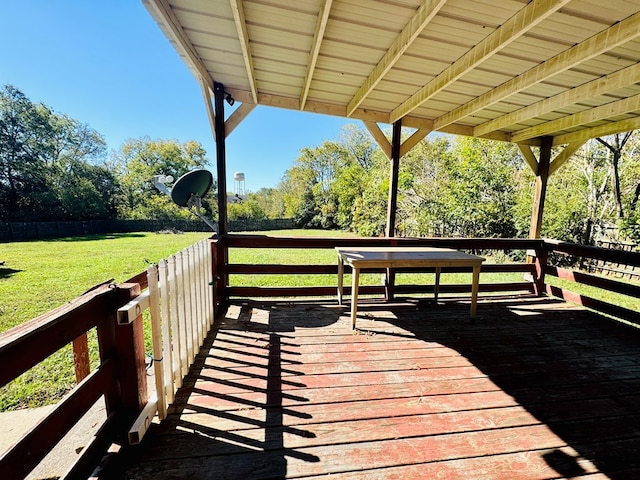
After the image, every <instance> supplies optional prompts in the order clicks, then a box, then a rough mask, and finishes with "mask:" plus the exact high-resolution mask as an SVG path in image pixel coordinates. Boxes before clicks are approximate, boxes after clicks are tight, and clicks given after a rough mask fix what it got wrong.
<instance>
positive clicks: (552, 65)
mask: <svg viewBox="0 0 640 480" xmlns="http://www.w3.org/2000/svg"><path fill="white" fill-rule="evenodd" d="M638 35H640V13H636V14H634V15H631V16H630V17H627V18H625V19H624V20H622V21H621V22H618V23H616V24H615V25H613V26H612V27H610V28H608V29H606V30H603V31H602V32H600V33H597V34H596V35H593V36H592V37H590V38H588V39H587V40H585V41H584V42H582V43H578V44H577V45H574V46H573V47H571V48H568V49H567V50H565V51H563V52H561V53H559V54H558V55H556V56H555V57H552V58H550V59H549V60H547V61H545V62H543V63H541V64H540V65H537V66H535V67H533V68H531V69H529V70H527V71H526V72H524V73H523V74H521V75H519V76H517V77H515V78H513V79H511V80H509V81H507V82H505V83H503V84H502V85H500V86H499V87H496V88H494V89H493V90H490V91H489V92H487V93H485V94H484V95H480V96H479V97H477V98H475V99H474V100H471V101H470V102H468V103H466V104H464V105H462V106H460V107H458V108H456V109H455V110H453V111H451V112H450V113H448V114H446V115H442V116H441V117H439V118H438V119H436V122H435V124H436V128H437V129H440V128H442V126H443V125H446V124H448V123H452V122H456V121H458V120H460V119H462V118H464V117H467V116H469V115H472V114H473V113H475V112H477V111H479V110H482V109H483V108H486V107H488V106H490V105H493V104H494V103H498V102H500V101H501V100H504V99H505V98H507V97H509V96H511V95H514V94H516V93H518V92H521V91H522V90H524V89H526V88H529V87H531V86H533V85H535V84H537V83H540V82H542V81H544V80H546V79H548V78H549V77H552V76H554V75H557V74H558V73H560V72H564V71H565V70H569V69H570V68H572V67H575V66H576V65H578V64H580V63H582V62H585V61H587V60H589V59H591V58H593V57H595V56H597V55H601V54H602V53H605V52H607V51H608V50H611V49H612V48H615V47H617V46H619V45H621V44H623V43H625V42H628V41H629V40H631V39H633V38H636V37H637V36H638ZM478 127H479V125H478Z"/></svg>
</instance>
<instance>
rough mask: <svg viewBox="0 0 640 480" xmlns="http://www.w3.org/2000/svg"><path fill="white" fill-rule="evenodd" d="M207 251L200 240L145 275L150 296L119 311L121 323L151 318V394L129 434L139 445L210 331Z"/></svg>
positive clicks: (162, 414) (205, 243)
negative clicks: (146, 315) (143, 315)
mask: <svg viewBox="0 0 640 480" xmlns="http://www.w3.org/2000/svg"><path fill="white" fill-rule="evenodd" d="M211 267H212V266H211V245H210V243H209V241H208V240H202V241H200V242H198V243H195V244H194V245H192V246H190V247H188V248H185V249H184V250H182V251H181V252H178V253H176V254H175V255H172V256H170V257H169V258H167V259H166V260H160V261H159V262H158V265H151V266H150V267H149V268H148V270H147V279H148V283H149V290H148V292H145V293H144V294H142V295H140V296H139V297H138V298H136V299H134V300H132V301H131V302H129V303H128V304H127V305H126V306H124V307H122V308H121V309H120V311H119V315H122V318H123V319H124V318H125V317H130V316H134V317H135V316H137V315H140V314H141V313H142V312H143V311H144V310H146V308H147V307H148V308H149V311H150V314H151V336H152V345H153V353H152V355H153V368H154V374H155V394H154V395H152V396H151V398H150V400H149V402H148V403H147V406H146V408H145V409H144V410H143V412H142V413H141V414H140V416H139V417H138V420H137V421H136V422H135V424H134V425H133V427H132V428H131V430H130V431H129V442H130V443H139V442H140V440H141V439H142V436H143V435H144V434H145V433H146V430H147V429H148V427H149V425H150V423H151V421H152V420H153V418H154V416H155V415H156V413H157V414H158V418H159V419H160V420H164V419H165V418H166V416H167V408H168V406H169V405H170V404H171V403H173V400H174V398H175V393H176V390H177V389H178V388H180V387H181V386H182V381H183V378H184V377H185V375H186V374H187V372H188V371H189V368H190V367H191V365H192V364H193V361H194V359H195V356H196V355H197V353H198V352H199V350H200V347H201V346H202V343H203V341H204V339H205V338H206V336H207V333H208V332H209V328H210V327H211V325H213V320H214V316H213V294H212V288H211V278H212V268H211Z"/></svg>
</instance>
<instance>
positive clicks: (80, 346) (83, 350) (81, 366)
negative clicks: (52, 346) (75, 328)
mask: <svg viewBox="0 0 640 480" xmlns="http://www.w3.org/2000/svg"><path fill="white" fill-rule="evenodd" d="M73 368H74V370H75V373H76V383H80V382H81V381H82V380H84V379H85V378H87V377H88V376H89V373H91V364H90V362H89V341H88V336H87V332H84V333H83V334H82V335H80V336H79V337H78V338H76V339H75V340H74V341H73Z"/></svg>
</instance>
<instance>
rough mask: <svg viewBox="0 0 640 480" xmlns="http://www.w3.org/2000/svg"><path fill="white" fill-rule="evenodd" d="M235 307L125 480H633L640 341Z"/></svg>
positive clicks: (528, 326) (444, 305)
mask: <svg viewBox="0 0 640 480" xmlns="http://www.w3.org/2000/svg"><path fill="white" fill-rule="evenodd" d="M478 312H479V315H480V317H479V318H478V319H477V320H476V321H475V322H471V321H470V319H469V317H468V302H464V301H459V300H446V299H445V300H444V301H442V302H440V303H438V304H434V303H430V302H428V301H424V300H421V301H406V302H398V303H391V304H387V303H381V302H375V301H368V302H367V303H365V304H363V305H362V306H361V307H360V308H359V318H358V330H357V331H355V332H353V331H351V329H350V323H349V318H348V317H349V313H348V307H338V306H336V305H329V304H320V303H282V302H273V303H257V302H255V303H244V304H238V305H233V306H231V308H230V309H229V311H228V313H227V315H226V318H224V319H223V320H221V321H220V322H219V323H218V324H217V325H216V327H215V328H214V329H213V330H212V331H211V333H210V334H209V336H208V338H207V339H206V342H205V345H204V347H203V348H202V350H201V352H200V354H199V355H198V358H197V361H196V363H195V364H194V366H193V367H192V369H191V371H190V374H189V376H188V377H187V379H186V380H185V384H184V386H183V387H182V388H181V389H180V390H179V392H178V396H177V398H176V402H175V403H174V405H173V406H172V407H171V410H170V415H169V417H168V419H167V420H166V421H165V422H163V423H162V424H160V425H153V426H152V429H151V430H150V431H149V433H148V434H147V437H145V440H144V442H143V444H142V445H140V446H137V447H135V448H125V449H123V450H122V451H121V452H120V453H119V454H118V455H117V456H116V457H114V460H115V462H111V464H112V466H111V467H110V469H107V470H105V475H104V478H114V479H117V478H121V479H131V480H133V479H138V480H142V479H151V478H153V479H159V480H162V479H214V478H215V479H268V478H273V479H275V478H307V479H309V478H311V479H314V478H326V476H327V475H330V476H333V477H334V478H341V479H343V478H344V479H349V480H350V479H358V480H363V479H408V478H447V479H509V480H514V479H527V480H529V479H552V478H554V479H555V478H585V479H589V480H600V479H613V480H618V479H620V480H622V479H629V478H640V411H639V410H638V408H637V406H638V405H639V404H640V402H639V400H640V334H639V333H638V332H637V330H634V329H632V328H630V327H627V326H623V325H619V324H617V323H615V322H613V321H611V320H608V319H604V318H603V317H600V316H598V315H596V314H594V313H591V312H588V311H586V310H584V309H581V308H578V307H574V306H571V305H570V304H567V303H564V302H560V301H557V300H554V299H550V298H541V299H538V298H534V297H514V298H508V297H501V298H496V299H493V300H492V301H490V302H489V301H486V300H485V301H482V302H481V303H480V304H479V310H478Z"/></svg>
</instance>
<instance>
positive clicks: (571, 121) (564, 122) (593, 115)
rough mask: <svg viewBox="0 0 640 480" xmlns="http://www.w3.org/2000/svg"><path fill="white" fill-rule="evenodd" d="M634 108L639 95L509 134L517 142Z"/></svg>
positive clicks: (637, 104)
mask: <svg viewBox="0 0 640 480" xmlns="http://www.w3.org/2000/svg"><path fill="white" fill-rule="evenodd" d="M636 110H640V95H634V96H633V97H628V98H623V99H622V100H618V101H617V102H610V103H607V104H605V105H601V106H599V107H594V108H588V109H587V110H583V111H582V112H578V113H574V114H573V115H567V116H564V117H561V118H558V119H557V120H552V121H550V122H545V123H542V124H540V125H535V126H533V127H529V128H524V129H522V130H518V131H517V132H514V133H513V134H512V135H511V139H512V141H513V142H516V143H517V142H520V141H522V140H527V139H528V138H533V137H542V136H545V135H549V134H552V133H553V132H561V131H563V130H569V129H571V128H575V127H579V126H580V125H585V124H587V123H593V122H597V121H600V120H606V119H607V118H612V117H617V116H618V115H624V114H625V113H629V112H633V111H636Z"/></svg>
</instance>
